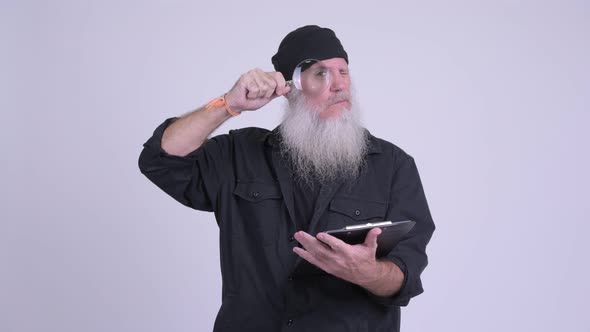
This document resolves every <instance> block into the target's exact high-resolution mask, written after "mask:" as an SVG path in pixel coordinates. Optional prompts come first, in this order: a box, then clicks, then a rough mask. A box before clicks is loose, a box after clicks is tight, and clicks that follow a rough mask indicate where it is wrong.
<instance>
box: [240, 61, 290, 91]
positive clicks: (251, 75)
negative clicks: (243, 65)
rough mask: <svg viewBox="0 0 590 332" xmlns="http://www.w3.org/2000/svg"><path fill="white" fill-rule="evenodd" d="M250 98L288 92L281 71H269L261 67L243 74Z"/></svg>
mask: <svg viewBox="0 0 590 332" xmlns="http://www.w3.org/2000/svg"><path fill="white" fill-rule="evenodd" d="M241 80H243V84H244V86H245V88H246V91H247V93H246V97H247V98H248V99H260V98H266V99H269V98H271V97H276V96H281V95H283V94H285V93H286V92H288V90H289V89H288V88H286V87H285V79H284V78H283V75H282V74H281V73H279V72H272V73H267V72H264V71H262V70H261V69H258V68H257V69H254V70H251V71H249V72H248V73H246V74H245V75H243V76H242V78H241Z"/></svg>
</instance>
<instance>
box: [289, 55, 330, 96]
mask: <svg viewBox="0 0 590 332" xmlns="http://www.w3.org/2000/svg"><path fill="white" fill-rule="evenodd" d="M292 85H293V86H294V87H295V88H296V89H298V90H301V91H302V92H303V93H304V94H306V95H308V96H310V97H314V96H318V95H320V94H322V93H323V92H324V91H325V90H326V89H327V88H328V87H329V86H330V71H329V70H328V68H327V67H326V66H325V65H324V64H323V62H322V61H319V60H315V59H308V60H303V61H302V62H300V63H299V64H298V65H297V67H295V70H294V71H293V81H292Z"/></svg>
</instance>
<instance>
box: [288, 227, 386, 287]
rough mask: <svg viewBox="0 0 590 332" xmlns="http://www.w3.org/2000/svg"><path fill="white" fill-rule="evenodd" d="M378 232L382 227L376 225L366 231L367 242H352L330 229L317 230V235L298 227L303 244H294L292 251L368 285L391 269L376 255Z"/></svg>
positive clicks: (341, 275) (316, 263)
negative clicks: (339, 236)
mask: <svg viewBox="0 0 590 332" xmlns="http://www.w3.org/2000/svg"><path fill="white" fill-rule="evenodd" d="M379 234H381V229H380V228H373V229H372V230H370V231H369V232H368V233H367V236H366V238H365V242H364V243H361V244H356V245H349V244H347V243H345V242H344V241H342V240H340V239H338V238H336V237H333V236H331V235H329V234H327V233H318V234H317V235H316V236H317V237H313V236H311V235H310V234H308V233H306V232H304V231H299V232H297V233H295V239H297V241H299V243H300V244H301V245H302V246H303V248H299V247H295V248H293V251H294V252H295V253H296V254H297V255H299V256H300V257H301V258H303V259H305V260H306V261H308V262H310V263H311V264H313V265H315V266H317V267H319V268H320V269H322V270H324V271H326V272H328V273H330V274H332V275H334V276H336V277H338V278H341V279H344V280H346V281H349V282H352V283H354V284H357V285H360V286H363V287H367V286H370V285H373V284H375V283H376V282H378V281H379V279H381V278H383V277H384V276H385V275H386V274H387V273H388V271H387V270H386V269H387V266H386V265H387V264H383V262H379V261H377V260H376V259H375V252H376V251H377V237H378V236H379Z"/></svg>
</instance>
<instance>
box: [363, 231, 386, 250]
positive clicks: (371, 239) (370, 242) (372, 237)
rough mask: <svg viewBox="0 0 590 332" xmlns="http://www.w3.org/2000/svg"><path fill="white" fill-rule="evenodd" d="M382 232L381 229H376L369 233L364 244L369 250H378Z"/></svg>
mask: <svg viewBox="0 0 590 332" xmlns="http://www.w3.org/2000/svg"><path fill="white" fill-rule="evenodd" d="M381 232H383V231H382V230H381V228H379V227H375V228H373V229H371V230H370V231H369V232H368V233H367V236H366V237H365V243H364V244H365V245H366V246H367V247H369V248H372V249H377V238H378V237H379V235H380V234H381Z"/></svg>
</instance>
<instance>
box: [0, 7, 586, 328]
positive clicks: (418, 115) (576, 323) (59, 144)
mask: <svg viewBox="0 0 590 332" xmlns="http://www.w3.org/2000/svg"><path fill="white" fill-rule="evenodd" d="M304 24H319V25H322V26H327V27H331V28H333V29H334V30H335V31H336V32H337V34H338V36H339V37H340V39H341V40H342V42H343V44H344V46H345V48H346V49H347V51H348V53H349V55H350V66H351V70H352V75H353V80H354V84H355V87H356V90H357V92H358V98H359V100H360V102H361V105H362V107H363V110H364V119H365V123H366V125H367V127H368V128H369V129H370V130H371V132H372V133H373V134H375V135H377V136H380V137H382V138H385V139H387V140H390V141H392V142H394V143H396V144H398V145H399V146H400V147H402V148H404V149H405V150H406V151H407V152H409V153H410V154H412V155H413V156H414V157H415V158H416V160H417V163H418V167H419V169H420V172H421V176H422V180H423V183H424V187H425V190H426V194H427V197H428V199H429V203H430V207H431V210H432V213H433V216H434V218H435V222H436V224H437V227H438V228H437V231H436V233H435V234H434V237H433V239H432V241H431V244H430V246H429V247H428V252H429V254H430V265H429V267H428V268H427V270H426V271H425V272H424V274H423V282H424V286H425V289H426V292H425V293H424V294H423V295H421V296H419V297H417V298H415V299H414V300H412V302H411V303H410V306H409V307H407V308H404V309H403V319H402V329H403V330H404V331H498V330H503V331H590V318H589V316H588V305H587V304H586V302H587V301H586V300H587V298H588V296H590V289H589V286H588V283H587V281H588V280H589V279H590V272H589V271H590V267H589V266H588V265H589V264H588V263H589V259H588V253H589V252H590V246H589V245H588V244H587V240H586V238H587V236H588V235H587V234H588V233H589V232H590V226H589V225H588V214H589V212H590V211H589V210H590V209H589V207H588V206H589V205H590V204H588V197H589V189H588V188H590V177H589V175H588V170H589V169H590V157H589V151H590V149H589V143H588V142H590V135H589V134H588V132H587V129H588V125H589V120H590V116H589V112H590V100H589V99H590V97H589V96H590V63H589V62H590V61H589V59H590V45H589V43H590V33H589V32H590V5H589V3H588V2H587V1H582V0H580V1H564V0H562V1H557V0H555V1H498V0H496V1H413V2H401V1H387V2H386V1H383V2H376V1H359V2H350V3H345V2H343V1H282V2H281V1H259V0H256V1H234V2H223V1H219V2H216V1H186V0H182V1H181V0H176V1H94V2H91V1H73V0H72V1H65V0H60V1H52V2H45V1H17V0H8V1H7V0H2V1H1V8H0V37H1V38H0V47H1V52H0V91H1V92H0V93H1V98H0V107H1V110H2V120H3V121H2V122H3V125H2V130H1V131H0V142H1V143H0V144H2V146H1V151H2V163H1V165H0V167H1V168H0V174H1V181H2V182H1V186H0V188H1V189H0V190H1V200H0V202H1V203H0V204H1V209H0V218H1V224H0V227H1V228H0V331H3V332H25V331H27V332H29V331H35V332H36V331H56V332H65V331H72V332H73V331H89V332H99V331H101V332H102V331H143V332H151V331H154V332H155V331H187V332H188V331H208V330H211V329H212V327H213V320H214V318H215V314H216V312H217V310H218V307H219V305H220V297H221V288H220V286H221V284H220V273H219V262H218V259H219V256H218V252H217V249H218V248H217V246H218V241H217V234H218V233H217V226H216V224H215V221H214V219H213V216H212V215H211V214H207V213H202V212H198V211H192V210H190V209H188V208H185V207H183V206H181V205H179V204H177V203H176V202H175V201H173V200H172V199H171V198H169V197H167V196H166V195H165V194H163V193H162V192H161V191H160V190H159V189H157V188H156V187H155V186H154V185H152V184H151V183H149V182H148V180H147V179H145V178H144V177H143V176H142V175H141V174H140V173H139V170H138V168H137V157H138V155H139V152H140V150H141V145H142V144H143V142H144V141H145V140H146V139H147V138H148V137H149V136H150V135H151V132H152V131H153V129H154V128H155V127H156V126H157V125H158V124H159V123H160V122H161V121H163V120H164V119H165V118H167V117H170V116H175V115H179V114H182V113H184V112H186V111H189V110H191V109H194V108H195V107H198V106H200V105H202V104H204V103H205V102H207V101H208V100H210V99H211V98H213V97H215V96H218V95H220V94H222V93H223V92H225V91H227V90H228V89H229V88H230V87H231V86H232V85H233V83H234V81H235V80H236V79H237V78H238V76H239V75H240V74H241V73H243V72H245V71H247V70H249V69H252V68H254V67H260V68H263V69H265V70H271V69H272V66H271V64H270V57H271V56H272V55H273V54H274V52H275V51H276V49H277V47H278V44H279V42H280V40H281V39H282V37H283V36H284V35H285V34H286V33H288V32H289V31H291V30H292V29H294V28H296V27H299V26H301V25H304ZM281 106H282V102H280V101H275V102H273V103H272V104H270V105H269V106H267V107H266V108H265V109H264V110H262V111H260V112H257V113H248V114H245V115H242V116H240V117H238V118H235V119H231V120H230V121H228V122H227V123H226V124H225V125H223V126H222V127H221V128H220V129H219V132H226V131H227V130H228V129H229V128H238V127H243V126H260V127H267V128H273V127H275V126H276V125H277V124H278V121H279V119H280V115H281V112H282V111H281ZM203 234H205V236H203Z"/></svg>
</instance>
